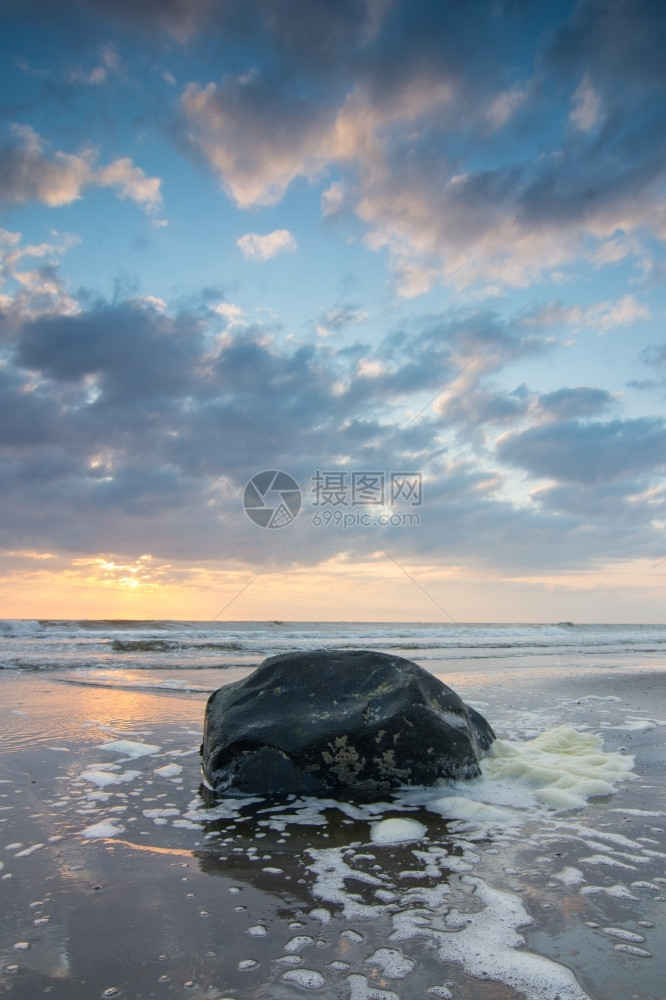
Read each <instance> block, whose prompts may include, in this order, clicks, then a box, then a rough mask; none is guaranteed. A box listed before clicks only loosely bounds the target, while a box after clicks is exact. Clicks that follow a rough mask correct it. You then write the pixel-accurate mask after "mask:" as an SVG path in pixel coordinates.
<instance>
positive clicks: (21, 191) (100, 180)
mask: <svg viewBox="0 0 666 1000" xmlns="http://www.w3.org/2000/svg"><path fill="white" fill-rule="evenodd" d="M97 155H98V154H97V152H96V151H95V150H93V149H90V148H88V149H84V150H83V152H82V153H80V154H78V155H77V154H71V153H63V152H58V151H56V152H55V153H53V154H52V156H48V155H47V153H46V152H45V143H44V141H43V140H42V139H41V137H40V136H39V135H38V134H37V132H35V131H34V129H32V128H31V127H29V126H27V125H21V126H14V127H13V129H12V130H11V133H10V137H9V140H8V141H6V142H5V143H4V145H2V146H0V202H4V203H5V204H6V205H22V204H26V203H28V202H39V203H41V204H43V205H48V206H49V207H51V208H57V207H59V206H61V205H69V204H71V203H72V202H73V201H76V200H77V199H79V198H81V196H82V194H83V191H84V189H85V188H86V187H89V186H92V187H110V188H113V189H115V190H116V192H117V195H118V197H120V198H129V199H130V200H131V201H134V202H136V204H138V205H141V206H142V207H143V208H146V209H148V210H153V209H156V208H159V206H160V205H161V203H162V196H161V193H160V185H161V181H160V180H159V178H157V177H148V176H147V175H146V174H145V173H144V171H143V170H142V169H141V168H140V167H137V166H135V165H134V164H133V163H132V161H131V160H130V159H129V158H127V157H124V158H121V159H118V160H114V161H113V163H110V164H108V166H106V167H98V166H96V160H97Z"/></svg>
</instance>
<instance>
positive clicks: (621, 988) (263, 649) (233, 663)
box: [0, 623, 666, 1000]
mask: <svg viewBox="0 0 666 1000" xmlns="http://www.w3.org/2000/svg"><path fill="white" fill-rule="evenodd" d="M6 625H7V627H6V628H5V634H4V638H3V640H2V647H1V648H2V655H3V666H4V668H5V669H3V670H2V671H0V685H1V686H2V699H1V703H0V704H1V707H0V718H1V719H2V727H1V742H0V767H1V771H0V782H1V784H0V863H1V864H2V867H1V869H0V894H1V898H2V907H1V908H0V927H1V928H2V933H1V935H0V951H1V955H0V990H2V991H4V992H6V993H7V994H9V995H11V996H14V997H18V998H24V997H25V998H28V997H30V998H32V997H35V996H37V995H41V994H46V995H48V996H50V997H52V998H54V1000H59V998H65V997H67V998H68V1000H79V998H80V1000H84V998H85V1000H89V998H91V997H114V996H118V997H126V998H132V1000H143V998H148V997H162V996H164V997H166V996H168V997H188V998H196V1000H203V998H208V1000H222V998H233V1000H250V998H252V1000H291V998H296V997H303V996H308V995H311V996H322V997H333V998H341V1000H342V998H344V1000H347V998H350V1000H395V998H396V997H397V998H403V1000H405V998H409V1000H412V998H417V997H424V998H426V997H433V996H434V997H441V998H445V1000H514V998H519V997H528V998H530V1000H532V998H534V1000H556V997H559V1000H585V998H590V1000H617V998H618V997H622V998H631V1000H663V998H664V997H666V990H665V988H664V983H665V982H666V956H665V955H664V952H663V948H661V947H660V946H659V943H658V942H659V941H663V934H664V906H665V905H666V834H665V830H666V768H665V764H666V739H665V736H666V670H665V669H664V667H665V666H666V628H663V627H658V626H654V627H652V626H634V627H625V628H621V627H615V626H599V627H592V626H590V627H586V626H581V627H575V626H570V625H569V624H568V623H561V624H560V625H552V626H543V627H541V626H492V627H491V626H483V627H481V626H465V627H462V626H460V627H458V628H457V631H456V628H454V627H453V626H449V627H444V626H438V625H434V626H426V625H423V626H416V625H410V624H407V625H401V626H396V625H395V624H392V625H388V626H382V625H381V624H376V623H375V624H372V625H369V624H365V623H361V624H342V625H341V624H340V623H331V624H327V623H318V624H317V625H314V624H307V623H306V624H303V623H301V624H300V625H298V626H296V625H294V624H293V623H286V624H282V623H233V624H231V623H226V624H225V623H217V624H216V626H215V628H213V627H212V626H208V627H206V626H204V625H202V624H201V623H198V624H197V623H179V624H174V623H152V624H150V625H148V624H145V623H143V624H141V623H133V624H130V623H93V624H91V623H88V624H86V623H56V624H49V623H46V624H41V625H40V624H39V623H36V624H34V623H33V624H32V625H30V624H22V623H13V624H11V623H9V624H7V623H6ZM595 628H596V631H594V629H595ZM576 633H578V634H576ZM336 644H342V645H345V646H354V645H355V646H364V647H368V648H377V649H381V650H383V651H385V652H392V651H393V652H396V653H397V654H399V655H402V656H407V657H409V658H411V659H414V660H416V662H419V663H421V664H422V665H423V666H424V667H426V669H428V670H431V671H432V672H433V673H435V674H436V675H437V676H439V677H440V678H441V679H442V680H444V681H445V682H446V683H448V684H449V685H450V686H451V687H453V688H454V690H456V691H457V692H458V693H459V694H460V695H461V696H462V697H463V698H464V699H465V700H466V701H467V702H468V703H470V704H471V705H473V706H474V707H476V708H478V709H479V710H480V711H481V712H482V713H483V714H484V715H485V717H486V718H487V719H488V720H489V722H490V723H491V725H492V726H493V728H494V729H495V732H496V734H497V736H498V740H497V747H496V750H495V751H494V753H493V754H492V755H490V756H489V759H488V761H487V762H484V773H483V776H482V777H481V778H480V779H476V780H474V781H470V782H457V783H448V784H446V785H443V786H442V787H440V788H437V789H406V790H404V791H400V792H396V793H393V794H391V795H390V796H386V797H385V798H383V799H382V801H374V802H362V801H354V800H353V799H351V798H346V799H339V800H336V799H325V800H322V799H305V798H296V799H294V798H292V799H289V800H269V799H259V798H252V799H226V800H223V801H221V802H212V801H210V800H208V799H207V798H206V797H204V796H202V794H201V791H200V780H201V775H200V757H199V745H200V742H201V730H202V723H203V713H204V708H205V703H206V699H207V696H208V694H209V693H210V692H211V691H212V690H214V689H215V688H216V687H217V686H219V685H220V684H222V683H228V682H229V681H231V680H235V679H238V678H240V677H243V676H246V675H247V674H248V672H249V671H250V670H251V669H253V667H254V666H256V665H257V664H258V663H259V662H261V660H262V659H263V657H264V656H268V655H271V654H272V653H273V652H282V651H283V650H284V649H288V648H301V649H302V648H316V647H322V646H329V647H330V646H334V645H336Z"/></svg>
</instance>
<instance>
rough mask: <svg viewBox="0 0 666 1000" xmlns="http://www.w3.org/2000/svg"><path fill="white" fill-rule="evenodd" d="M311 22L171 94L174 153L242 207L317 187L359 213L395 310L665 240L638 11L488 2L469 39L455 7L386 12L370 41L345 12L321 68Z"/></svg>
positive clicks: (637, 263) (537, 277) (284, 27)
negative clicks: (397, 303)
mask: <svg viewBox="0 0 666 1000" xmlns="http://www.w3.org/2000/svg"><path fill="white" fill-rule="evenodd" d="M316 9H317V16H316V18H315V15H314V14H312V15H311V14H309V13H308V12H307V11H306V10H304V9H303V8H302V7H301V6H300V5H296V6H291V7H290V6H289V5H288V4H278V5H277V6H276V8H275V13H274V16H271V17H266V19H265V20H264V21H263V23H262V24H261V27H258V26H257V25H255V26H254V34H253V35H252V37H253V39H254V41H255V42H256V44H257V45H258V46H259V49H260V51H261V56H262V58H255V59H254V60H248V66H251V67H252V68H251V69H249V70H248V71H247V72H245V73H243V72H237V73H235V74H228V75H226V76H225V77H224V78H223V79H222V80H221V81H219V82H218V81H211V82H209V83H207V84H204V85H202V84H199V83H191V84H189V85H188V87H187V88H186V89H185V91H184V93H183V95H182V101H181V109H182V114H183V129H184V132H185V135H186V137H187V141H188V142H189V145H190V148H191V149H192V150H194V151H196V153H197V155H198V156H199V157H200V158H203V160H204V161H205V162H206V163H207V164H208V165H209V167H210V168H211V169H212V171H213V172H214V173H215V175H216V176H217V177H218V178H219V179H220V181H221V183H222V185H223V187H224V188H225V190H226V191H227V192H228V193H229V195H230V197H231V198H232V199H233V200H234V201H235V202H236V204H237V205H238V206H239V207H241V208H250V207H253V206H262V205H272V204H275V203H277V202H278V201H280V199H282V198H283V197H284V195H285V193H286V192H287V190H288V189H289V187H290V185H292V184H293V183H294V182H295V181H296V180H297V179H299V178H304V179H306V180H307V181H308V182H309V183H311V184H321V183H322V182H325V184H326V186H325V188H324V189H323V191H322V194H321V201H322V212H323V214H324V215H325V216H328V217H329V218H333V217H339V216H340V215H341V214H342V213H345V212H349V211H352V212H353V213H354V214H355V215H356V216H357V218H358V219H359V220H360V221H361V223H362V224H363V226H364V227H365V239H366V245H367V246H368V247H369V248H370V249H372V250H374V251H385V252H387V253H388V255H389V260H390V264H391V267H392V270H393V273H394V276H395V286H396V289H397V291H398V292H399V294H401V295H403V296H405V297H416V296H419V295H422V294H423V293H424V292H426V291H428V289H430V288H431V287H432V286H433V285H434V284H437V283H445V284H448V285H451V286H454V287H456V288H460V289H463V288H468V287H476V288H479V289H483V288H487V287H494V288H496V287H498V286H500V287H501V286H510V287H517V288H520V287H525V286H528V285H530V284H533V283H536V282H539V281H543V280H549V279H553V278H554V279H556V280H558V281H562V280H563V279H565V278H566V277H567V275H569V274H571V273H572V269H573V268H574V267H575V266H576V265H580V264H581V263H583V264H588V265H589V266H590V267H596V268H599V267H605V266H608V265H610V264H613V263H616V262H617V261H618V260H625V261H627V262H631V263H632V264H633V266H634V267H636V268H637V269H638V270H640V269H641V268H644V266H645V260H646V256H648V247H649V246H650V240H651V239H656V240H657V241H659V242H661V243H663V242H664V241H666V200H665V199H664V195H663V176H664V174H663V156H662V154H661V151H660V148H659V144H658V143H655V141H654V137H655V136H658V135H661V134H663V131H664V127H665V126H666V111H665V110H664V109H665V108H666V102H665V101H664V100H663V74H662V72H661V69H660V68H659V67H660V59H661V45H660V43H659V39H660V38H661V37H663V29H664V15H663V12H661V11H660V9H658V7H657V6H655V5H654V4H649V3H647V2H643V0H641V2H638V3H634V4H628V3H625V2H620V0H614V2H613V3H601V2H598V0H591V2H589V3H586V4H584V5H582V6H581V7H580V8H578V7H576V8H574V10H573V11H572V12H569V11H563V12H562V14H561V16H560V19H559V21H557V22H556V23H555V24H554V25H552V26H549V30H548V31H544V21H543V16H542V13H543V12H542V9H541V13H540V7H539V5H537V4H527V5H523V6H522V7H520V9H519V8H518V7H515V6H509V7H507V6H502V8H501V16H498V13H497V11H498V10H499V8H495V7H494V6H493V5H491V4H488V5H487V7H486V8H485V11H486V15H487V17H488V23H489V25H490V26H492V30H490V28H489V30H488V31H487V32H484V33H481V34H480V33H479V31H478V16H479V15H478V10H477V9H475V10H472V9H471V8H469V7H465V8H457V7H456V8H454V7H451V5H441V7H439V8H436V7H435V6H432V5H428V7H427V13H426V12H425V11H424V9H423V8H422V7H419V6H414V5H410V4H406V3H398V4H388V5H386V6H384V7H383V8H382V12H381V16H380V17H379V19H378V21H377V23H376V24H375V26H374V28H373V31H372V32H370V33H369V34H368V33H363V32H362V31H361V30H360V26H359V20H358V7H356V6H355V5H353V4H350V5H342V6H341V8H340V10H339V11H337V12H336V16H335V30H334V31H333V33H332V35H331V38H332V48H333V50H334V51H336V52H338V53H339V58H338V59H337V60H333V61H332V62H331V61H330V60H329V61H326V72H325V68H324V59H323V57H322V59H321V61H320V62H321V64H318V62H317V60H316V59H313V58H312V53H308V48H307V43H306V36H305V34H304V30H303V29H302V26H300V27H299V24H298V19H299V17H304V18H305V20H306V21H307V19H308V18H309V17H310V16H312V17H313V18H315V19H316V20H317V19H318V23H319V25H320V27H321V28H322V29H323V25H324V23H326V17H325V15H324V14H323V12H322V11H321V9H320V6H319V5H316ZM519 11H520V12H519ZM321 18H323V21H322V20H321ZM304 23H305V22H304ZM313 37H316V38H318V37H319V35H318V34H317V35H316V36H313ZM343 40H345V41H346V43H347V49H343ZM611 40H613V44H611ZM336 46H338V47H337V48H336ZM315 48H316V51H319V49H318V48H317V43H316V42H315ZM259 49H258V50H257V52H258V51H259ZM525 51H529V52H530V53H531V56H530V59H529V61H528V60H526V59H525ZM498 52H501V53H502V56H501V58H498V57H497V53H498ZM509 66H510V67H511V68H512V69H511V73H509V71H508V69H507V67H509ZM268 67H270V68H268ZM535 67H536V68H535ZM325 84H326V86H325ZM590 178H594V186H593V188H591V187H590Z"/></svg>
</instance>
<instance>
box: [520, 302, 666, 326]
mask: <svg viewBox="0 0 666 1000" xmlns="http://www.w3.org/2000/svg"><path fill="white" fill-rule="evenodd" d="M651 316H652V314H651V312H650V310H649V309H648V308H647V306H645V305H643V304H642V303H641V302H639V301H638V300H637V299H636V298H635V296H633V295H631V294H627V295H623V296H622V298H621V299H615V300H612V299H606V300H604V301H601V302H594V303H592V304H591V305H589V306H578V305H576V306H563V305H562V304H561V303H560V302H545V303H543V304H540V305H539V306H537V307H536V309H534V310H532V311H531V312H530V313H529V315H528V316H527V317H526V319H525V322H526V323H527V324H529V325H532V326H544V327H545V326H563V327H566V328H567V329H569V330H571V331H576V330H581V329H584V328H591V329H595V330H596V331H597V333H600V334H603V333H608V332H609V331H610V330H612V329H614V328H615V327H621V326H631V325H632V324H633V323H636V322H639V321H641V320H647V319H650V318H651Z"/></svg>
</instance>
